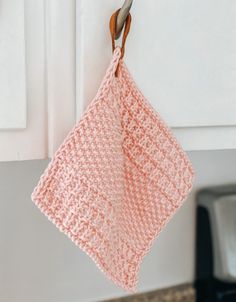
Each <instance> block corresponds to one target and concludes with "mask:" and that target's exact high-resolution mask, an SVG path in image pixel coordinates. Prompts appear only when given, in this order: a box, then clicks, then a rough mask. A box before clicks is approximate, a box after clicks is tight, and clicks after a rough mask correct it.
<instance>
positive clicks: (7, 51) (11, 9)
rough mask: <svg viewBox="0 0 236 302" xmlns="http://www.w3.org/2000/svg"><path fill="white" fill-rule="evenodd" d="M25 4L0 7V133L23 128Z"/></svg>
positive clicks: (4, 1)
mask: <svg viewBox="0 0 236 302" xmlns="http://www.w3.org/2000/svg"><path fill="white" fill-rule="evenodd" d="M24 26H25V22H24V0H11V1H9V0H2V1H1V4H0V129H9V128H10V129H12V128H16V129H19V128H25V127H26V84H25V76H26V69H25V32H24Z"/></svg>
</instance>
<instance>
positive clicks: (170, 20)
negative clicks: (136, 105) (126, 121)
mask: <svg viewBox="0 0 236 302" xmlns="http://www.w3.org/2000/svg"><path fill="white" fill-rule="evenodd" d="M122 3H123V1H122V0H121V1H110V0H100V1H93V0H80V1H79V0H78V1H77V4H78V5H77V56H78V59H77V91H78V93H77V104H78V107H77V111H78V117H79V116H80V115H81V112H82V110H83V109H84V108H85V107H86V106H87V104H88V103H89V102H90V101H91V99H92V98H93V96H94V94H95V93H96V90H97V88H98V85H99V83H100V81H101V79H102V76H103V74H104V71H105V69H106V67H107V65H108V63H109V60H110V58H111V41H110V34H109V28H108V24H109V18H110V16H111V14H112V13H113V12H114V11H115V10H116V9H117V8H118V7H119V6H121V5H122ZM131 13H132V16H133V21H132V24H131V32H130V35H129V37H128V39H127V44H126V54H125V60H126V64H127V65H128V67H129V70H130V72H131V73H132V75H133V77H134V79H135V80H136V82H137V85H138V86H139V88H140V89H141V91H142V92H143V94H144V95H145V96H146V97H147V99H148V100H149V101H150V102H151V104H152V105H153V107H154V108H155V109H156V110H157V111H158V112H159V113H160V114H161V116H162V117H163V119H164V120H165V121H166V122H167V124H168V125H169V126H171V127H172V128H173V131H174V133H175V135H176V136H177V138H178V139H179V141H180V142H181V143H182V145H183V146H184V148H185V149H186V150H200V149H226V148H235V147H236V115H235V112H236V102H235V99H236V85H235V81H236V39H235V37H236V19H235V14H236V2H234V1H223V2H222V1H214V0H207V1H205V0H204V1H203V0H200V1H198V2H196V1H194V0H189V1H182V0H181V1H175V0H160V1H155V0H146V1H137V0H134V1H133V7H132V11H131ZM91 79H92V80H91ZM81 104H83V107H82V108H81Z"/></svg>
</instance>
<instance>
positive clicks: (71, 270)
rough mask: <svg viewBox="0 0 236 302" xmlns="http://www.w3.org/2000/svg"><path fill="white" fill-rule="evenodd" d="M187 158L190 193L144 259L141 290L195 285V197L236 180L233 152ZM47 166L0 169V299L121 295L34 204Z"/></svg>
mask: <svg viewBox="0 0 236 302" xmlns="http://www.w3.org/2000/svg"><path fill="white" fill-rule="evenodd" d="M189 155H190V158H191V160H192V162H193V165H194V167H195V170H196V182H195V187H194V191H193V192H192V194H191V195H190V196H189V198H188V200H187V202H186V203H185V204H184V206H183V207H182V208H181V209H180V210H179V212H178V213H177V214H176V216H175V217H174V218H173V220H171V221H170V223H169V224H168V226H167V227H166V229H165V230H164V231H163V232H162V233H161V235H160V237H159V239H158V240H157V241H155V243H154V246H153V248H152V249H151V251H150V253H149V254H148V255H147V256H146V258H145V260H144V263H143V265H142V267H141V272H140V282H139V288H140V290H141V291H144V290H151V289H156V288H163V287H167V286H171V285H176V284H180V283H184V282H191V281H192V280H193V276H194V230H195V224H194V223H195V202H194V192H195V190H196V189H197V188H199V187H202V186H207V185H216V184H226V183H234V182H235V181H236V162H235V157H236V151H235V150H234V151H211V152H190V153H189ZM46 165H47V161H28V162H19V163H16V162H15V163H0V300H1V301H4V302H32V301H33V302H42V301H43V302H75V301H76V302H77V301H78V302H92V301H93V302H95V301H99V300H102V299H105V298H111V297H117V296H122V295H124V294H125V292H124V291H122V290H120V289H119V288H117V287H116V286H114V285H113V284H112V283H111V282H110V281H108V280H107V278H106V277H105V276H104V275H103V274H102V273H101V272H100V271H99V270H98V268H97V267H96V266H95V265H94V263H93V262H92V260H91V259H90V258H89V257H88V256H87V255H86V254H85V253H83V252H82V251H81V250H80V249H79V248H77V247H76V246H75V245H74V244H73V243H72V242H71V241H70V240H69V239H68V238H67V237H66V236H65V235H63V234H62V233H60V232H59V231H58V229H56V228H55V226H54V225H52V223H51V222H49V221H48V220H47V218H46V217H45V216H44V215H42V214H41V213H40V211H39V210H38V209H37V208H36V206H35V205H34V204H33V203H32V202H31V200H30V194H31V192H32V190H33V187H34V186H35V184H36V183H37V181H38V178H39V176H40V175H41V173H42V172H43V170H44V168H45V167H46Z"/></svg>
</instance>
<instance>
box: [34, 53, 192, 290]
mask: <svg viewBox="0 0 236 302" xmlns="http://www.w3.org/2000/svg"><path fill="white" fill-rule="evenodd" d="M117 67H119V69H118V71H119V72H118V74H117V75H116V74H115V71H116V70H117ZM193 174H194V173H193V169H192V166H191V164H190V162H189V159H188V157H187V155H186V154H185V152H184V151H183V150H182V148H181V147H180V145H179V144H178V142H177V141H176V139H175V138H174V137H173V135H172V133H171V131H170V129H169V128H168V127H167V125H166V124H165V123H164V122H163V120H162V119H161V118H160V116H159V115H158V114H157V113H156V112H155V111H154V109H153V108H152V107H151V105H150V104H149V103H148V101H147V100H146V99H145V98H144V96H143V95H142V94H141V92H140V91H139V90H138V88H137V87H136V85H135V83H134V81H133V80H132V77H131V75H130V73H129V72H128V70H127V67H126V66H125V64H124V62H123V60H122V59H121V50H120V48H119V47H116V49H115V51H114V53H113V58H112V61H111V64H110V66H109V68H108V70H107V72H106V75H105V77H104V79H103V82H102V84H101V86H100V88H99V90H98V93H97V95H96V97H95V99H94V100H93V101H92V103H91V104H90V105H89V107H88V109H87V111H86V112H85V113H84V115H83V117H82V119H81V120H80V121H79V122H78V124H77V125H76V126H75V127H74V128H73V129H72V130H71V132H70V133H69V134H68V136H67V137H66V139H65V141H64V142H63V144H62V145H61V146H60V148H59V149H58V150H57V152H56V153H55V155H54V157H53V158H52V160H51V162H50V163H49V165H48V167H47V169H46V171H45V172H44V174H43V175H42V176H41V178H40V181H39V184H38V185H37V187H36V188H35V189H34V192H33V194H32V199H33V201H34V202H35V204H36V205H37V206H38V207H39V208H40V209H41V211H42V212H43V213H44V214H45V215H46V216H47V217H48V218H49V219H50V220H51V221H52V222H53V223H54V224H55V225H56V226H57V227H58V228H59V229H60V230H61V231H62V232H63V233H65V234H66V235H67V236H68V237H70V238H71V240H72V241H73V242H74V243H75V244H76V245H78V246H79V247H80V248H81V249H82V250H83V251H85V252H86V253H87V254H88V255H89V256H90V257H91V258H92V259H93V260H94V261H95V262H96V264H97V266H98V267H99V268H100V269H101V270H102V271H103V272H104V273H105V274H106V275H107V276H108V277H109V278H110V279H111V280H113V282H114V283H116V284H117V285H119V286H121V287H123V288H124V289H126V290H129V291H132V292H133V291H136V285H137V280H138V273H139V269H140V264H141V262H142V260H143V257H144V256H145V254H146V253H147V252H148V251H149V249H150V247H151V246H152V243H153V241H154V239H155V238H156V237H157V235H158V234H159V233H160V232H161V230H162V229H163V228H164V226H165V225H166V223H167V222H168V220H169V219H170V218H171V217H172V216H173V214H174V213H175V212H176V210H177V209H178V208H179V207H180V206H181V204H182V203H183V201H184V199H185V198H186V196H187V194H188V193H189V191H190V189H191V187H192V181H193Z"/></svg>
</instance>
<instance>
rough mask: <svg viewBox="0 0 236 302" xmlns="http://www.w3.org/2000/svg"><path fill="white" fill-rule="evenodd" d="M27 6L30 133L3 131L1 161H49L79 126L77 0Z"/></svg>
mask: <svg viewBox="0 0 236 302" xmlns="http://www.w3.org/2000/svg"><path fill="white" fill-rule="evenodd" d="M8 2H11V1H8ZM12 2H13V3H14V2H15V1H12ZM19 2H21V1H19ZM24 2H25V41H24V42H25V45H26V84H27V85H26V86H27V87H26V88H27V127H26V129H22V130H9V131H7V130H6V129H5V130H2V131H0V161H11V160H26V159H42V158H47V157H48V156H51V155H52V154H53V153H54V152H55V150H56V149H57V148H58V146H59V144H60V143H61V142H62V141H63V139H64V138H65V136H66V134H67V133H68V131H69V130H70V129H71V127H72V126H73V125H74V121H75V118H74V116H75V32H74V31H75V24H74V22H75V16H74V15H75V0H63V1H60V2H58V1H54V0H49V1H42V0H35V1H31V0H25V1H24ZM3 3H5V0H4V1H3ZM1 13H2V11H1V3H0V19H1ZM0 23H1V21H0ZM14 26H15V25H14ZM16 32H17V29H16ZM0 57H1V53H0ZM13 60H14V58H13ZM0 73H1V71H0ZM0 85H1V82H0ZM0 87H1V86H0ZM0 95H1V89H0ZM0 101H1V99H0ZM22 108H23V107H22ZM0 110H1V104H0ZM14 112H16V114H17V108H14ZM19 113H20V110H19ZM0 116H1V113H0ZM16 122H17V121H16ZM0 123H1V122H0Z"/></svg>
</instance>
